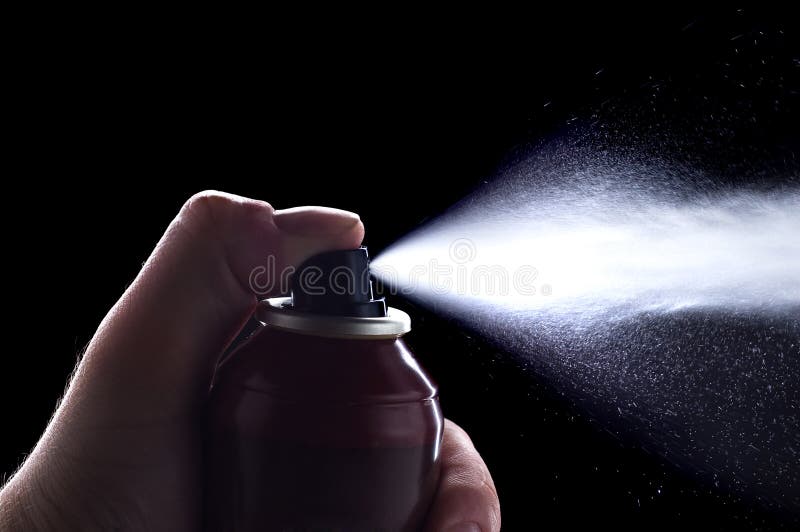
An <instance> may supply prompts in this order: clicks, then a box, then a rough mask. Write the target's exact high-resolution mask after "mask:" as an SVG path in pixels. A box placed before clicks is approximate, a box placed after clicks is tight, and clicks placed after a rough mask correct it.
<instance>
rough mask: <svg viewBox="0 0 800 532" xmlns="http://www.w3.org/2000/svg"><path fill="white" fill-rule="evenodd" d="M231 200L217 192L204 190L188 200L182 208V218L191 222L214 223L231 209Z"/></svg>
mask: <svg viewBox="0 0 800 532" xmlns="http://www.w3.org/2000/svg"><path fill="white" fill-rule="evenodd" d="M230 203H231V200H230V198H229V197H227V196H226V195H225V194H223V193H221V192H217V191H216V190H204V191H202V192H198V193H197V194H194V195H193V196H192V197H191V198H189V199H188V200H186V203H184V204H183V207H182V208H181V217H182V218H185V219H187V220H191V221H207V222H212V223H213V222H214V221H215V220H216V219H218V218H219V216H220V214H221V211H223V210H225V209H227V208H229V206H230Z"/></svg>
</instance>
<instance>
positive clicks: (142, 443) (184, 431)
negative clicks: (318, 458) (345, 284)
mask: <svg viewBox="0 0 800 532" xmlns="http://www.w3.org/2000/svg"><path fill="white" fill-rule="evenodd" d="M363 236H364V226H363V224H362V223H361V221H360V220H359V218H358V216H357V215H356V214H353V213H350V212H347V211H340V210H336V209H326V208H322V207H301V208H296V209H287V210H284V211H275V210H274V209H273V208H272V207H271V206H270V205H269V204H267V203H265V202H262V201H256V200H251V199H248V198H243V197H240V196H233V195H230V194H224V193H220V192H203V193H200V194H197V195H195V196H193V197H192V198H191V199H189V201H187V202H186V204H185V205H184V206H183V208H182V209H181V211H180V212H179V214H178V215H177V217H176V218H175V219H174V220H173V221H172V223H171V224H170V225H169V227H168V228H167V230H166V232H165V233H164V236H163V237H162V238H161V240H160V241H159V242H158V244H157V245H156V248H155V249H154V250H153V253H152V254H151V255H150V258H149V259H148V260H147V262H146V263H145V264H144V266H143V268H142V270H141V272H140V273H139V275H138V276H137V277H136V279H135V280H134V281H133V283H132V284H131V285H130V287H129V288H128V289H127V290H126V291H125V293H124V294H123V295H122V297H121V298H120V299H119V301H118V302H117V303H116V304H115V305H114V307H113V308H112V309H111V310H110V311H109V312H108V314H107V315H106V317H105V318H104V319H103V321H102V323H101V324H100V326H99V328H98V329H97V332H96V333H95V335H94V337H93V338H92V341H91V342H90V344H89V346H88V347H87V349H86V352H85V354H84V356H83V357H82V359H81V361H80V363H79V364H78V366H77V368H76V371H75V374H74V376H73V378H72V380H71V382H70V385H69V387H68V389H67V392H66V394H65V395H64V397H63V399H62V401H61V403H60V405H59V406H58V408H57V409H56V412H55V413H54V415H53V418H52V420H51V422H50V424H49V425H48V427H47V429H46V430H45V432H44V434H43V435H42V437H41V439H40V440H39V442H38V443H37V445H36V447H35V449H34V450H33V452H32V453H31V454H30V456H29V457H28V459H27V460H26V461H25V463H24V464H23V465H22V467H21V468H20V470H19V471H18V472H17V473H16V475H14V476H13V477H12V479H11V480H10V481H9V482H8V483H7V484H6V486H4V488H3V489H2V491H0V529H3V530H9V529H10V530H50V529H57V530H73V529H75V530H94V529H102V530H107V529H115V530H170V531H180V530H198V529H200V528H201V527H202V523H201V502H202V488H201V487H202V478H203V473H202V469H201V465H200V464H201V461H200V451H201V449H200V442H201V441H202V439H201V423H200V420H201V419H202V409H203V401H204V398H205V396H206V393H207V390H208V386H209V383H210V379H211V376H212V373H213V369H214V365H215V363H216V360H217V358H218V356H219V355H220V353H221V352H222V351H223V350H224V349H225V347H226V346H227V345H228V344H229V342H230V341H231V339H232V338H233V337H235V335H236V333H237V332H238V331H239V329H240V328H241V326H242V325H243V324H244V323H245V321H246V320H247V319H248V317H249V316H250V314H251V313H252V312H253V310H254V309H255V306H256V303H257V300H258V298H257V297H256V295H255V294H254V293H253V291H252V290H251V289H250V284H249V274H250V272H251V271H252V270H253V268H254V267H256V266H258V265H261V264H264V261H265V257H267V256H268V255H272V256H274V257H275V260H276V266H277V269H276V270H275V271H278V272H280V271H282V268H285V267H288V266H291V265H295V266H296V265H298V264H299V263H301V262H302V261H303V260H305V259H306V258H308V257H309V256H311V255H314V254H316V253H320V252H322V251H328V250H332V249H349V248H354V247H357V246H358V245H360V243H361V241H362V239H363ZM275 284H276V285H278V284H279V283H275ZM267 295H268V296H269V295H276V294H267ZM442 460H443V475H442V480H441V483H440V486H439V489H438V492H437V495H436V499H435V501H434V504H433V507H432V509H431V512H430V514H429V518H428V522H427V523H426V530H427V531H436V532H440V531H444V530H456V531H457V530H464V531H472V530H477V531H482V532H495V531H497V530H499V529H500V506H499V501H498V498H497V493H496V491H495V487H494V483H493V482H492V477H491V475H490V473H489V471H488V469H487V468H486V465H485V464H484V462H483V460H482V459H481V457H480V455H479V454H478V452H477V451H476V450H475V447H474V446H473V444H472V442H471V441H470V439H469V436H468V435H467V434H466V433H465V432H464V431H463V430H462V429H460V428H459V427H458V426H456V425H455V424H454V423H452V422H450V421H447V422H446V424H445V429H444V442H443V447H442ZM453 527H455V528H453Z"/></svg>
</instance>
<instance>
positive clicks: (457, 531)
mask: <svg viewBox="0 0 800 532" xmlns="http://www.w3.org/2000/svg"><path fill="white" fill-rule="evenodd" d="M445 532H481V527H479V526H478V524H477V523H458V524H457V525H454V526H451V527H450V528H448V529H447V530H446V531H445Z"/></svg>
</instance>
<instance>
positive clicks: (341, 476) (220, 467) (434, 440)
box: [205, 327, 442, 531]
mask: <svg viewBox="0 0 800 532" xmlns="http://www.w3.org/2000/svg"><path fill="white" fill-rule="evenodd" d="M209 401H210V403H209V409H208V413H209V417H208V420H207V439H206V472H207V478H206V501H205V508H206V529H207V530H292V531H301V530H348V531H362V530H363V531H366V530H370V531H374V530H387V531H388V530H391V531H405V530H418V529H419V527H420V526H421V523H422V521H423V519H424V516H425V513H426V512H427V509H428V506H429V505H430V502H431V500H432V498H433V495H434V492H435V489H436V485H437V482H438V477H439V447H440V444H441V437H442V414H441V410H440V407H439V401H438V397H437V390H436V387H435V386H434V385H433V384H432V382H431V380H430V379H429V378H428V377H427V375H426V374H425V372H424V371H423V370H422V368H420V366H419V365H418V364H417V362H416V360H415V359H414V358H413V356H412V355H411V353H410V352H409V351H408V349H407V348H406V346H405V344H404V343H403V341H402V340H400V339H399V338H397V339H381V340H362V339H358V340H356V339H332V338H322V337H315V336H310V335H305V334H298V333H293V332H287V331H282V330H278V329H274V328H271V327H263V328H261V329H260V330H259V331H258V332H256V333H255V334H254V335H253V336H252V337H251V338H250V339H249V340H247V341H246V342H245V343H244V344H243V345H242V346H241V347H240V348H238V349H237V350H236V351H235V352H234V353H233V354H232V355H231V356H229V357H228V358H227V359H226V360H225V361H224V362H223V363H222V364H221V365H220V367H219V369H218V370H217V374H216V376H215V381H214V386H213V387H212V390H211V395H210V398H209Z"/></svg>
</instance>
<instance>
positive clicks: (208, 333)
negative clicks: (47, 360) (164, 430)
mask: <svg viewBox="0 0 800 532" xmlns="http://www.w3.org/2000/svg"><path fill="white" fill-rule="evenodd" d="M363 233H364V228H363V225H362V224H361V222H360V220H359V218H358V216H357V215H355V214H353V213H350V212H347V211H340V210H336V209H326V208H321V207H304V208H298V209H288V210H286V211H275V210H273V208H272V207H271V206H270V205H269V204H267V203H265V202H262V201H256V200H251V199H248V198H243V197H240V196H234V195H229V194H224V193H220V192H204V193H200V194H198V195H195V196H193V197H192V198H191V199H190V200H189V201H188V202H187V203H186V204H185V205H184V207H183V208H182V209H181V211H180V213H179V214H178V216H177V217H176V218H175V219H174V220H173V221H172V223H171V224H170V226H169V227H168V229H167V230H166V232H165V234H164V236H163V237H162V238H161V240H160V241H159V243H158V245H157V246H156V248H155V250H154V251H153V253H152V255H151V256H150V258H149V259H148V260H147V262H146V263H145V264H144V267H143V268H142V270H141V272H140V274H139V275H138V276H137V278H136V279H135V280H134V282H133V283H132V284H131V285H130V287H129V288H128V289H127V290H126V291H125V293H124V294H123V296H122V297H121V298H120V300H119V301H118V302H117V303H116V305H114V307H113V308H112V309H111V311H110V312H109V313H108V315H107V316H106V317H105V319H104V320H103V322H102V324H101V325H100V327H99V329H98V331H97V333H96V334H95V336H94V338H93V339H92V341H91V342H90V344H89V346H88V348H87V351H86V354H85V356H84V358H83V360H82V362H81V364H80V366H79V368H78V371H77V374H76V376H75V377H74V379H73V382H72V385H71V386H70V389H69V391H68V393H67V395H66V397H65V398H64V401H63V404H62V406H61V408H60V409H59V411H58V412H57V415H56V419H55V420H54V422H55V423H58V422H59V421H61V420H63V419H68V420H69V423H70V424H71V425H73V426H74V425H78V426H80V427H85V428H91V427H97V426H101V427H102V426H105V425H107V424H111V425H116V424H119V423H120V422H124V423H125V424H131V425H136V424H139V423H146V424H152V423H155V422H157V421H158V420H167V419H172V420H174V419H177V418H180V417H181V416H184V415H186V414H189V413H192V412H194V411H195V410H196V408H197V407H198V406H199V405H200V404H201V403H202V401H203V399H204V397H205V394H206V392H207V390H208V385H209V382H210V379H211V375H212V373H213V369H214V365H215V362H216V360H217V358H218V356H219V354H220V353H221V352H222V350H223V349H224V348H225V347H226V346H227V345H228V343H229V342H230V341H231V339H232V338H233V337H234V336H235V335H236V334H237V333H238V331H239V330H240V329H241V327H242V325H243V324H244V323H245V322H246V320H247V319H248V318H249V316H250V315H251V314H252V312H253V310H254V309H255V305H256V303H257V297H256V294H255V293H254V289H253V280H254V277H253V273H254V272H256V273H258V274H259V284H258V286H259V287H261V288H262V289H263V288H264V287H267V290H266V291H265V290H261V291H259V295H262V296H263V295H275V294H276V293H277V290H278V289H279V288H280V282H278V281H279V279H278V278H279V277H280V276H281V275H282V274H284V273H285V272H286V271H287V268H289V267H290V266H295V265H298V264H299V263H300V262H302V261H303V260H304V259H306V258H307V257H309V256H310V255H313V254H316V253H319V252H321V251H326V250H330V249H346V248H353V247H357V246H358V245H359V244H360V243H361V239H362V238H363Z"/></svg>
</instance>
